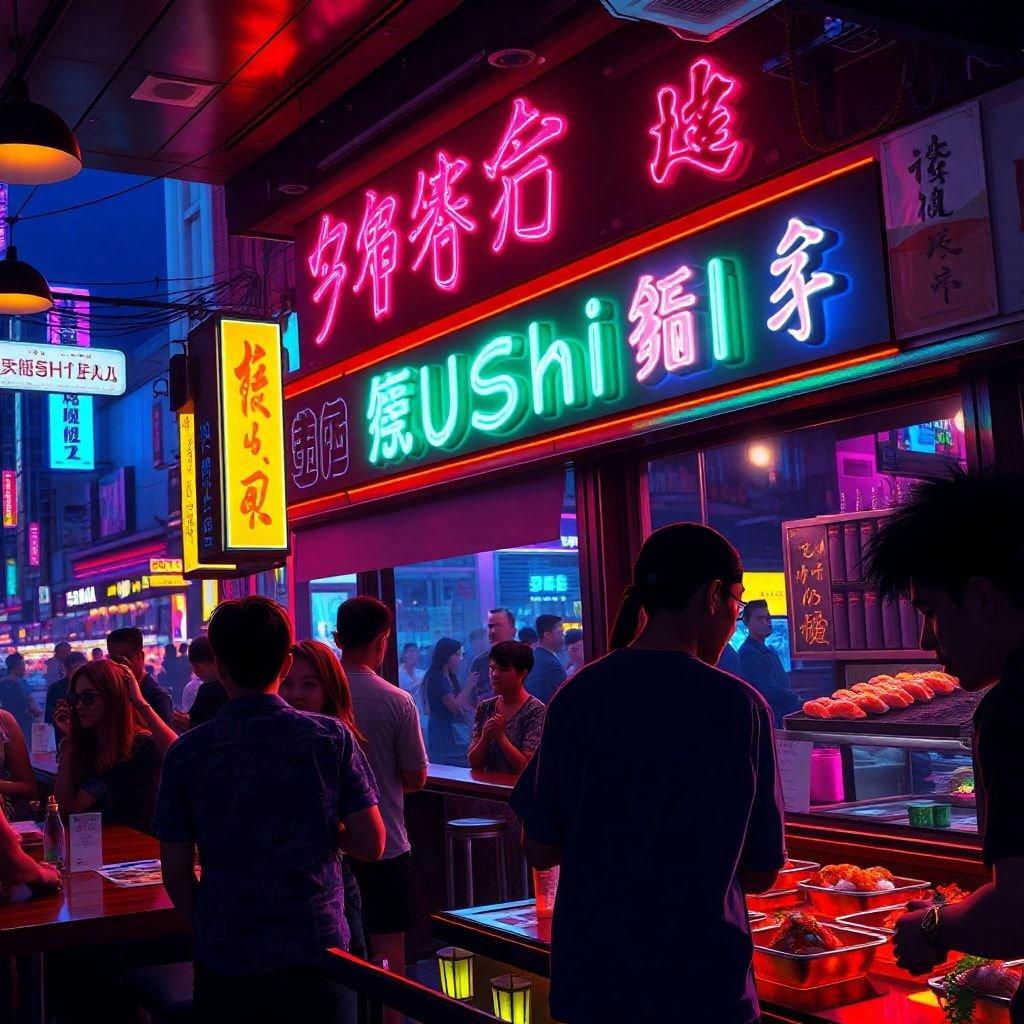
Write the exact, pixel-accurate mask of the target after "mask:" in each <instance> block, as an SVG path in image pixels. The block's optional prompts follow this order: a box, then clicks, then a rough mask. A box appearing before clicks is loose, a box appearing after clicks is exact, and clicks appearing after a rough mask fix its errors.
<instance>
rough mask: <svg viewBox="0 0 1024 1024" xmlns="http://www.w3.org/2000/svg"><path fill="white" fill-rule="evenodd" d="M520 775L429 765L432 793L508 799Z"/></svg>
mask: <svg viewBox="0 0 1024 1024" xmlns="http://www.w3.org/2000/svg"><path fill="white" fill-rule="evenodd" d="M518 778H519V776H518V775H511V774H506V773H505V772H478V771H475V770H474V769H472V768H456V767H453V766H452V765H446V764H430V765H428V766H427V785H426V789H428V790H429V791H430V792H432V793H447V794H448V795H450V796H476V797H481V798H482V799H485V800H508V797H509V794H510V793H511V792H512V787H513V786H514V785H515V784H516V780H517V779H518Z"/></svg>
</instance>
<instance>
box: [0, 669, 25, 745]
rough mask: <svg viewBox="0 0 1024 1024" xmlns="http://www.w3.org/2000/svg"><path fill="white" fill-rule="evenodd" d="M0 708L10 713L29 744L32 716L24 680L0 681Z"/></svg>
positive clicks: (6, 677) (6, 678)
mask: <svg viewBox="0 0 1024 1024" xmlns="http://www.w3.org/2000/svg"><path fill="white" fill-rule="evenodd" d="M0 707H2V708H3V709H4V711H10V713H11V714H12V715H14V720H15V721H16V722H17V723H18V728H19V729H21V731H22V733H23V734H24V736H25V742H26V743H27V742H28V741H29V739H30V738H31V736H32V716H31V715H30V714H29V711H28V691H27V690H26V689H25V681H24V680H23V679H15V678H14V676H4V677H3V678H2V679H0Z"/></svg>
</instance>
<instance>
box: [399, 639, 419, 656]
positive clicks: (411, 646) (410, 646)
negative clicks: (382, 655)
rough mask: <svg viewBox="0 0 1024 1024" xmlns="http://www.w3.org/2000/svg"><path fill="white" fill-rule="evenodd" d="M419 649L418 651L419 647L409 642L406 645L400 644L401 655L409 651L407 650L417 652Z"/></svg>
mask: <svg viewBox="0 0 1024 1024" xmlns="http://www.w3.org/2000/svg"><path fill="white" fill-rule="evenodd" d="M419 649H420V645H419V644H414V643H413V642H412V641H411V640H410V641H409V642H408V643H407V644H402V653H403V654H405V652H406V651H409V650H413V651H418V650H419Z"/></svg>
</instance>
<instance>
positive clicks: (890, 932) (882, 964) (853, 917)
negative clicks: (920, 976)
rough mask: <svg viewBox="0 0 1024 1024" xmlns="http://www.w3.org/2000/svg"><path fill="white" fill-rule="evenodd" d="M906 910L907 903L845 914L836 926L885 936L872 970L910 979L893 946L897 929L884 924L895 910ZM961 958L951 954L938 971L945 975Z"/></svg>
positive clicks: (837, 920) (838, 918) (959, 955)
mask: <svg viewBox="0 0 1024 1024" xmlns="http://www.w3.org/2000/svg"><path fill="white" fill-rule="evenodd" d="M906 909H907V906H906V904H905V903H897V904H895V905H893V906H891V907H878V908H877V909H875V910H861V911H858V912H857V913H856V914H843V915H842V916H841V917H837V918H836V924H840V925H849V926H850V927H852V928H863V929H864V930H865V931H872V932H878V934H879V935H884V936H885V939H886V942H885V945H884V946H879V948H878V953H877V954H876V955H875V963H874V966H873V967H872V970H873V971H875V972H876V973H878V974H884V975H886V976H887V977H890V978H908V977H910V975H908V974H907V972H906V971H905V970H903V968H902V967H899V966H898V965H897V963H896V951H895V950H894V949H893V944H892V940H893V937H894V936H895V934H896V929H895V928H886V927H885V925H884V924H883V923H882V922H883V921H885V919H886V918H887V917H888V916H889V915H890V914H891V913H892V912H893V911H894V910H900V911H903V912H906ZM961 956H962V954H960V953H951V954H950V956H949V958H948V959H947V960H945V961H944V962H943V963H942V964H940V965H939V968H938V969H941V970H942V971H943V972H944V973H946V972H949V971H951V970H952V969H953V968H954V967H955V966H956V964H957V961H959V959H960V957H961Z"/></svg>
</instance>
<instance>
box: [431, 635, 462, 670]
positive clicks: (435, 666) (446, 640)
mask: <svg viewBox="0 0 1024 1024" xmlns="http://www.w3.org/2000/svg"><path fill="white" fill-rule="evenodd" d="M460 650H462V644H461V643H460V642H459V641H458V640H453V639H452V638H451V637H450V636H443V637H441V639H440V640H438V641H437V643H436V644H434V651H433V653H432V654H431V655H430V668H429V669H427V671H428V672H446V671H447V669H446V668H445V666H446V665H447V664H448V659H449V658H450V657H451V656H452V655H453V654H455V653H456V652H457V651H460Z"/></svg>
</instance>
